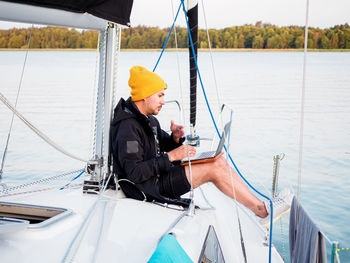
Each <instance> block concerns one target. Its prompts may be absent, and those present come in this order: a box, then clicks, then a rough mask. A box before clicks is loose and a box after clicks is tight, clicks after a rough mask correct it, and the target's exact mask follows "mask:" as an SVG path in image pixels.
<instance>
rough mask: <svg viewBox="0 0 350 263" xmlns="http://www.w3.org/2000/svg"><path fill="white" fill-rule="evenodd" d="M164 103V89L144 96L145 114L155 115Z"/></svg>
mask: <svg viewBox="0 0 350 263" xmlns="http://www.w3.org/2000/svg"><path fill="white" fill-rule="evenodd" d="M164 104H165V102H164V90H161V91H158V92H157V93H155V94H153V95H151V96H149V97H147V98H145V106H146V112H147V115H149V114H152V115H157V114H158V113H159V111H160V110H161V109H162V106H163V105H164Z"/></svg>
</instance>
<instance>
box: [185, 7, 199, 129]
mask: <svg viewBox="0 0 350 263" xmlns="http://www.w3.org/2000/svg"><path fill="white" fill-rule="evenodd" d="M187 17H188V25H189V27H190V32H191V38H192V42H193V50H194V54H193V50H192V46H191V40H189V55H190V57H189V59H190V124H192V125H193V127H195V126H196V108H197V67H196V62H195V58H194V57H196V60H197V49H198V3H197V0H195V1H190V3H189V6H188V11H187Z"/></svg>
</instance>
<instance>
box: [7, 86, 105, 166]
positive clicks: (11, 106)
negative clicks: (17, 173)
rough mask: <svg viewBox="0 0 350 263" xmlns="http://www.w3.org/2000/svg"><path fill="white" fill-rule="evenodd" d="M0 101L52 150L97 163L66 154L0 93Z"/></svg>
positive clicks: (70, 155)
mask: <svg viewBox="0 0 350 263" xmlns="http://www.w3.org/2000/svg"><path fill="white" fill-rule="evenodd" d="M0 100H1V101H2V102H3V103H4V104H5V105H6V106H7V107H8V108H9V109H10V110H11V111H12V112H13V113H14V114H15V115H16V116H17V117H18V118H19V119H20V120H22V121H23V122H24V124H25V125H27V126H28V127H29V128H30V129H31V130H32V131H33V132H35V133H36V134H37V135H38V136H39V137H40V138H41V139H43V140H44V141H45V142H47V143H48V144H49V145H51V146H52V147H53V148H55V149H56V150H58V151H59V152H61V153H63V154H65V155H67V156H69V157H71V158H73V159H76V160H78V161H82V162H85V163H88V164H98V161H95V160H90V161H89V160H85V159H82V158H80V157H77V156H75V155H73V154H71V153H69V152H67V151H66V150H65V149H63V148H62V147H61V146H59V145H58V144H56V143H55V142H54V141H52V140H51V139H50V138H49V137H47V136H46V135H45V134H43V133H42V132H41V131H40V130H39V129H37V128H36V127H35V126H34V125H33V124H32V123H31V122H29V121H28V120H27V119H26V118H24V116H23V115H22V114H21V113H19V112H18V111H17V110H16V108H15V107H14V106H13V105H12V104H11V103H10V102H9V101H8V100H7V99H6V98H5V96H4V95H3V94H2V93H1V92H0Z"/></svg>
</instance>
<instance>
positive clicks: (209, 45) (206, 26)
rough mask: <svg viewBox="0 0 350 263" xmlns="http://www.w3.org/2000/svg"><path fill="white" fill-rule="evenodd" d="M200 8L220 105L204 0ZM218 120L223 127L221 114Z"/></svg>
mask: <svg viewBox="0 0 350 263" xmlns="http://www.w3.org/2000/svg"><path fill="white" fill-rule="evenodd" d="M202 9H203V17H204V23H205V28H206V32H207V39H208V47H209V55H210V61H211V67H212V69H213V77H214V84H215V85H214V86H215V91H216V98H217V100H218V105H219V107H220V105H221V102H220V93H219V88H218V82H217V80H216V71H215V66H214V59H213V54H212V53H213V52H212V49H211V41H210V36H209V29H208V24H207V17H206V15H205V7H204V0H202ZM220 116H221V118H220V121H221V129H223V125H224V122H223V120H222V115H220Z"/></svg>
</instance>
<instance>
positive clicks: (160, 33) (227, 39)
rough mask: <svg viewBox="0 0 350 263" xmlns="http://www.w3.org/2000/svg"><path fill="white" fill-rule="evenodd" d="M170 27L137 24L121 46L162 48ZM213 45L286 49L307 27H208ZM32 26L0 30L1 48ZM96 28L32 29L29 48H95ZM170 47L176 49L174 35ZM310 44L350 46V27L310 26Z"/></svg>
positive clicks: (204, 42) (18, 42)
mask: <svg viewBox="0 0 350 263" xmlns="http://www.w3.org/2000/svg"><path fill="white" fill-rule="evenodd" d="M169 31H170V28H164V29H160V28H158V27H146V26H137V27H133V28H124V29H122V39H121V48H122V49H149V48H162V47H163V45H164V43H165V41H166V38H167V36H168V33H169ZM208 31H209V36H210V44H211V47H212V48H254V49H287V48H295V49H298V48H303V47H304V33H305V32H304V27H300V26H287V27H279V26H275V25H271V24H267V23H262V22H261V21H258V22H256V24H255V25H243V26H233V27H227V28H224V29H209V30H208ZM30 32H31V29H30V28H25V29H16V28H13V29H9V30H0V48H26V47H27V45H28V40H29V37H30ZM176 39H177V45H178V47H179V48H187V47H188V34H187V28H182V27H178V28H176ZM97 42H98V32H97V31H78V30H75V29H67V28H58V27H40V28H33V29H32V37H31V42H30V48H93V49H94V48H96V47H97ZM167 47H168V48H175V47H176V42H175V34H174V33H173V34H172V35H171V37H170V39H169V42H168V45H167ZM198 47H199V48H208V47H209V44H208V37H207V31H206V30H204V29H199V31H198ZM308 47H309V48H314V49H350V26H349V25H348V24H347V23H345V24H343V25H336V26H334V27H331V28H326V29H320V28H309V31H308Z"/></svg>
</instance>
